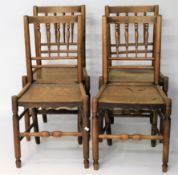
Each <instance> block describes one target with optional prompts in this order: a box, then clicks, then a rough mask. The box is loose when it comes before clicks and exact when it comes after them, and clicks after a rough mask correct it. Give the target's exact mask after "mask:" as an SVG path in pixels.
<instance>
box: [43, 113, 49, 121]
mask: <svg viewBox="0 0 178 175" xmlns="http://www.w3.org/2000/svg"><path fill="white" fill-rule="evenodd" d="M42 118H43V122H44V123H47V122H48V118H47V115H46V114H43V115H42Z"/></svg>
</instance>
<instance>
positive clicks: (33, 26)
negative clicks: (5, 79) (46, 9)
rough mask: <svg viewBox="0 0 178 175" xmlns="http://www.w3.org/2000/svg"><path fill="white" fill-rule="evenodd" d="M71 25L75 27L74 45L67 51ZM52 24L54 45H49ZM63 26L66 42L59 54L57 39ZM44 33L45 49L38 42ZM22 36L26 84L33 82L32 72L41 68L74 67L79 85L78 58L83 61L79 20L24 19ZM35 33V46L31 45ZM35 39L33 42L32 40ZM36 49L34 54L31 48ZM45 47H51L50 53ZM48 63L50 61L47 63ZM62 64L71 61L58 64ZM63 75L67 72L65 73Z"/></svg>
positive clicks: (58, 39) (80, 23)
mask: <svg viewBox="0 0 178 175" xmlns="http://www.w3.org/2000/svg"><path fill="white" fill-rule="evenodd" d="M74 23H75V25H76V26H77V37H75V38H74V42H75V43H76V45H75V46H74V47H72V48H71V47H69V44H70V31H71V30H72V29H71V26H72V25H73V24H74ZM54 24H56V26H57V29H56V42H55V43H54V44H52V43H51V45H50V46H49V45H48V44H49V43H50V40H51V31H50V29H51V28H52V26H54ZM63 24H65V25H66V28H67V30H66V42H65V45H64V47H63V49H62V50H59V47H60V45H61V43H60V42H59V41H60V35H61V31H60V29H61V26H62V25H63ZM45 28H46V30H47V36H48V38H47V40H48V42H47V46H46V45H44V44H43V42H42V38H43V36H44V35H46V33H45V32H44V30H45ZM24 32H25V47H26V65H27V76H28V81H29V82H31V81H33V76H32V74H33V72H34V71H35V70H37V69H39V68H43V67H44V68H45V67H56V68H57V67H77V80H78V82H81V81H82V80H83V71H82V61H83V59H82V57H83V52H82V51H83V43H82V42H83V40H82V39H83V35H84V33H83V25H82V16H81V15H79V16H38V17H37V16H36V17H34V16H33V17H32V16H25V17H24ZM34 33H35V44H32V42H31V41H32V40H33V39H34V37H33V36H32V35H33V34H34ZM36 38H37V40H36ZM34 47H35V48H36V47H38V48H40V49H38V50H36V51H35V48H34ZM43 47H44V48H43ZM46 47H52V48H51V49H50V50H46ZM37 60H38V61H40V62H42V64H40V65H39V64H37V62H36V61H37ZM49 60H50V61H49ZM51 60H53V61H54V62H55V63H56V62H59V63H60V64H54V63H52V62H51ZM62 60H63V61H65V60H74V61H73V63H72V64H69V63H67V64H61V61H62ZM66 73H67V72H66Z"/></svg>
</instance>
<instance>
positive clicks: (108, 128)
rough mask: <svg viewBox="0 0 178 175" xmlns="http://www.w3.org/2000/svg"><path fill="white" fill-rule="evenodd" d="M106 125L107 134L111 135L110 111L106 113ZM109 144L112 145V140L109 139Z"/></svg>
mask: <svg viewBox="0 0 178 175" xmlns="http://www.w3.org/2000/svg"><path fill="white" fill-rule="evenodd" d="M105 125H106V134H111V133H112V132H111V121H110V111H108V110H107V111H106V112H105ZM107 144H108V145H109V146H111V145H112V139H107Z"/></svg>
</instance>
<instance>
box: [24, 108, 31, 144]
mask: <svg viewBox="0 0 178 175" xmlns="http://www.w3.org/2000/svg"><path fill="white" fill-rule="evenodd" d="M24 110H25V108H24ZM29 127H30V111H29V109H28V110H27V112H26V113H25V130H27V129H28V128H29ZM26 140H27V141H30V140H31V137H30V136H26Z"/></svg>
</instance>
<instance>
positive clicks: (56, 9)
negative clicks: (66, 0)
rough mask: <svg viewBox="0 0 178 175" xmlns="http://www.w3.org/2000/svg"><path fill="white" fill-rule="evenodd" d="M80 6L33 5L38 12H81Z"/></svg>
mask: <svg viewBox="0 0 178 175" xmlns="http://www.w3.org/2000/svg"><path fill="white" fill-rule="evenodd" d="M82 6H84V5H81V6H34V7H33V8H36V9H37V12H38V13H64V12H65V13H68V12H69V13H74V12H81V7H82Z"/></svg>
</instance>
